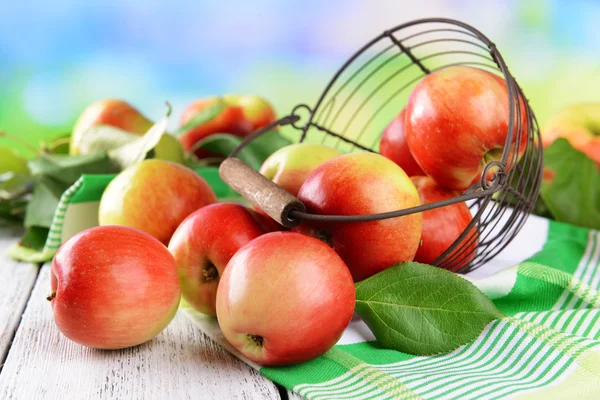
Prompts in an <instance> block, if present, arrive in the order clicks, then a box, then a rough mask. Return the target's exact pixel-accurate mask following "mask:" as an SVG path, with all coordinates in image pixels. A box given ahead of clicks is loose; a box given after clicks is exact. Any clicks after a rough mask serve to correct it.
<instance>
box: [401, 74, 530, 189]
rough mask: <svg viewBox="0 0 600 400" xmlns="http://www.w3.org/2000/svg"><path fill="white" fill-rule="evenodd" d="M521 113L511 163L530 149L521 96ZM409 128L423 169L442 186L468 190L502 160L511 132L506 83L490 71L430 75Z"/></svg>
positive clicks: (417, 95)
mask: <svg viewBox="0 0 600 400" xmlns="http://www.w3.org/2000/svg"><path fill="white" fill-rule="evenodd" d="M520 114H521V120H520V121H515V128H514V131H513V141H512V143H511V150H510V151H511V153H510V155H509V158H508V159H509V161H510V160H511V159H512V158H513V155H514V152H515V151H516V149H517V148H518V157H520V156H521V155H522V154H523V152H524V151H525V148H526V145H527V138H528V126H527V112H526V108H525V103H524V102H523V100H522V98H520ZM517 128H518V129H519V131H517ZM405 129H406V140H407V142H408V147H409V149H410V152H411V154H412V155H413V156H414V158H415V160H416V161H417V163H418V164H419V166H420V167H421V169H422V170H423V171H424V172H425V173H426V174H427V175H429V176H431V177H432V178H433V179H434V180H435V181H436V183H437V184H438V185H440V186H442V187H445V188H448V189H451V190H465V189H467V188H468V187H470V186H471V185H473V184H474V183H475V182H477V181H478V180H479V179H480V178H481V173H482V172H483V168H484V167H485V165H486V164H487V163H489V162H490V161H495V160H500V159H501V157H502V153H503V151H504V147H505V145H506V141H507V140H506V139H507V136H508V132H509V97H508V90H507V85H506V82H505V81H504V79H502V78H501V77H499V76H497V75H495V74H492V73H490V72H487V71H484V70H481V69H478V68H472V67H464V66H454V67H447V68H443V69H441V70H439V71H437V72H434V73H431V74H429V75H427V76H426V77H425V78H423V80H421V82H419V84H418V85H417V86H416V87H415V89H414V90H413V91H412V93H411V95H410V98H409V100H408V105H407V107H406V119H405ZM517 133H520V140H518V141H517V136H518V135H517ZM507 168H508V169H510V168H511V165H510V164H509V165H507ZM487 178H488V179H490V178H492V177H490V176H488V177H487Z"/></svg>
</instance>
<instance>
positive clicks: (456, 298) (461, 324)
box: [356, 262, 504, 355]
mask: <svg viewBox="0 0 600 400" xmlns="http://www.w3.org/2000/svg"><path fill="white" fill-rule="evenodd" d="M356 312H357V313H358V314H359V315H360V316H361V317H362V318H363V320H364V321H365V323H366V324H367V325H368V326H369V328H370V329H371V331H372V332H373V334H374V335H375V337H376V338H377V341H378V342H379V343H380V344H381V345H383V346H385V347H387V348H390V349H395V350H398V351H402V352H404V353H408V354H416V355H432V354H439V353H446V352H450V351H453V350H455V349H457V348H458V347H460V346H462V345H464V344H467V343H469V342H471V341H473V340H474V339H476V338H477V336H479V334H480V333H481V332H482V331H483V329H484V327H485V326H486V325H487V324H489V323H490V322H491V321H493V320H495V319H498V318H503V317H504V315H503V314H502V313H501V312H500V311H499V310H498V309H497V308H496V306H495V305H494V304H493V303H492V301H491V300H490V299H489V298H488V297H487V296H486V295H485V294H484V293H482V292H481V291H480V290H479V289H477V287H475V286H474V285H473V284H472V283H471V282H469V281H467V280H466V279H463V278H461V277H459V276H458V275H456V274H454V273H452V272H449V271H446V270H444V269H441V268H436V267H432V266H429V265H425V264H419V263H415V262H408V263H401V264H398V265H396V266H392V267H390V268H387V269H385V270H383V271H382V272H380V273H378V274H376V275H374V276H372V277H370V278H368V279H365V280H364V281H361V282H358V283H357V284H356Z"/></svg>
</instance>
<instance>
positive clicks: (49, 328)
mask: <svg viewBox="0 0 600 400" xmlns="http://www.w3.org/2000/svg"><path fill="white" fill-rule="evenodd" d="M18 267H27V266H18ZM3 269H6V268H3ZM22 270H23V271H26V268H23V269H22ZM0 273H2V270H0ZM22 273H23V274H24V275H27V274H26V273H25V272H22ZM30 274H31V275H33V270H32V272H31V273H30ZM11 279H12V278H11ZM3 282H5V281H4V280H3ZM48 290H49V266H48V265H46V266H44V267H43V269H42V270H41V272H40V274H39V277H38V279H37V282H36V284H35V287H34V289H33V292H32V293H31V298H30V300H29V303H28V304H27V308H26V310H25V313H24V314H23V319H22V322H21V324H20V326H19V329H18V331H17V334H16V336H15V338H14V342H13V344H12V347H11V349H10V351H9V353H8V357H7V358H6V362H5V365H4V368H3V369H2V371H1V373H0V399H3V400H9V399H41V398H43V399H45V400H48V399H71V398H74V399H280V398H281V396H280V393H279V390H278V388H277V387H276V386H275V385H274V384H273V383H272V382H271V381H269V380H267V379H266V378H264V377H262V376H261V375H260V374H259V373H258V372H257V371H255V370H254V369H252V368H250V367H249V366H247V365H246V364H244V363H243V362H241V361H239V360H238V359H236V358H235V357H233V356H232V355H230V354H229V353H227V352H225V351H224V350H223V349H222V348H221V347H220V346H218V345H217V344H215V343H214V342H213V341H212V340H210V339H209V338H208V337H207V336H205V335H204V334H203V333H201V332H200V331H199V330H198V329H197V328H195V327H194V326H193V325H192V323H191V322H190V321H189V320H188V319H187V318H186V317H185V316H184V315H182V313H181V312H180V313H179V314H178V315H177V316H176V317H175V320H174V321H173V322H172V323H171V325H169V327H168V328H167V329H166V330H165V331H164V332H162V333H161V334H160V335H159V336H158V337H157V338H155V339H154V340H152V341H150V342H148V343H145V344H143V345H140V346H137V347H134V348H129V349H125V350H118V351H100V350H94V349H89V348H85V347H82V346H80V345H78V344H76V343H73V342H72V341H70V340H68V339H66V338H65V337H64V336H63V335H62V334H61V333H60V332H59V331H58V329H57V327H56V325H55V324H54V320H53V317H52V311H51V308H50V305H49V304H48V302H47V301H46V299H45V297H46V295H47V294H48ZM0 301H1V300H0ZM0 304H2V303H0ZM19 304H20V303H19ZM17 314H18V313H17ZM13 319H14V317H13ZM283 397H284V398H285V397H286V396H285V391H283Z"/></svg>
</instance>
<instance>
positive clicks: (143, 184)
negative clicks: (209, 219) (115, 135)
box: [99, 160, 217, 245]
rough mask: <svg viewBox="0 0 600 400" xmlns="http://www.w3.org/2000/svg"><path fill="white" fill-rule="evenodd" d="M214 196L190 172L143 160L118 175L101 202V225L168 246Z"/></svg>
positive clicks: (208, 188)
mask: <svg viewBox="0 0 600 400" xmlns="http://www.w3.org/2000/svg"><path fill="white" fill-rule="evenodd" d="M216 202H217V197H216V195H215V192H214V191H213V190H212V188H211V187H210V185H209V184H208V183H207V182H206V181H205V180H204V178H202V177H201V176H200V175H198V174H197V173H196V172H194V171H193V170H191V169H189V168H187V167H184V166H183V165H179V164H176V163H172V162H169V161H164V160H145V161H142V162H141V163H139V164H135V165H132V166H131V167H129V168H127V169H125V170H124V171H123V172H121V173H120V174H119V175H117V176H116V177H115V178H114V179H113V180H112V181H111V182H110V184H109V185H108V186H107V188H106V189H105V191H104V193H103V194H102V198H101V200H100V210H99V222H100V225H124V226H130V227H133V228H137V229H139V230H141V231H144V232H146V233H148V234H150V235H152V236H154V237H155V238H157V239H158V240H160V241H161V242H162V243H164V244H165V245H167V244H168V243H169V240H170V239H171V236H172V235H173V233H174V232H175V229H177V227H178V226H179V224H180V223H181V222H182V221H183V220H184V219H185V218H186V217H187V216H188V215H190V214H191V213H193V212H194V211H196V210H198V209H199V208H201V207H204V206H206V205H208V204H212V203H216Z"/></svg>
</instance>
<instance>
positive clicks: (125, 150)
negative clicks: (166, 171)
mask: <svg viewBox="0 0 600 400" xmlns="http://www.w3.org/2000/svg"><path fill="white" fill-rule="evenodd" d="M169 113H170V111H169V112H168V113H167V115H165V117H164V118H162V119H161V120H160V121H158V122H157V123H155V124H154V125H152V127H151V128H150V129H149V130H148V132H146V133H145V134H144V136H140V137H138V138H136V139H135V140H132V141H130V142H127V143H124V144H123V145H121V146H119V147H116V148H113V149H110V150H108V157H109V158H110V159H111V161H112V162H113V163H114V164H115V165H116V166H117V167H118V168H119V169H121V170H123V169H125V168H127V167H129V166H130V165H133V164H137V163H139V162H142V161H143V160H144V159H145V158H146V156H147V155H148V153H149V152H150V151H151V150H152V149H154V147H156V145H157V144H158V142H160V139H161V138H162V136H163V135H164V134H165V133H166V131H167V125H168V123H169V115H168V114H169Z"/></svg>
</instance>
